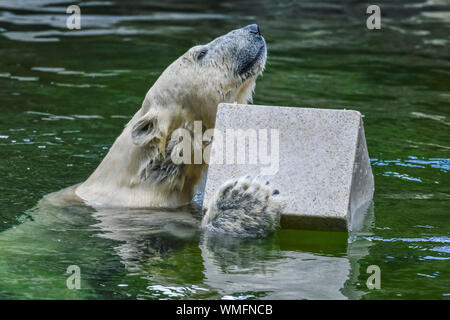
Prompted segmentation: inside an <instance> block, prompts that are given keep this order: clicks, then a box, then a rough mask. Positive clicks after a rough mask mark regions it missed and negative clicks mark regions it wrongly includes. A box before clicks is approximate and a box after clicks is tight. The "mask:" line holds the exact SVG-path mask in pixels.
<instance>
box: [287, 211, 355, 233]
mask: <svg viewBox="0 0 450 320" xmlns="http://www.w3.org/2000/svg"><path fill="white" fill-rule="evenodd" d="M280 226H281V228H282V229H301V230H317V231H342V232H348V231H349V229H348V221H347V217H345V216H343V217H337V216H312V215H302V214H289V213H283V214H282V215H281V219H280Z"/></svg>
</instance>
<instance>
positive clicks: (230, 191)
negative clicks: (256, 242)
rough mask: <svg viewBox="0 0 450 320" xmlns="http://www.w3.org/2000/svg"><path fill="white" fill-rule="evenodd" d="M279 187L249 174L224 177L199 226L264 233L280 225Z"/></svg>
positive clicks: (241, 233) (236, 232)
mask: <svg viewBox="0 0 450 320" xmlns="http://www.w3.org/2000/svg"><path fill="white" fill-rule="evenodd" d="M278 194H279V192H278V190H273V189H272V188H271V187H269V186H268V183H266V184H262V183H260V182H258V181H256V180H254V179H251V178H250V177H249V176H247V177H242V178H239V179H237V180H229V181H227V182H226V183H225V184H224V185H222V187H221V188H220V189H219V191H218V192H217V194H216V196H215V198H214V199H212V201H211V203H210V205H209V207H208V209H207V211H206V213H205V216H204V217H203V220H202V228H204V229H206V230H209V231H213V232H220V233H228V234H232V235H235V236H239V237H264V236H267V235H268V234H270V233H272V232H273V231H275V229H276V228H277V227H278V226H279V222H280V214H281V210H282V207H283V205H282V201H281V199H280V197H279V196H278Z"/></svg>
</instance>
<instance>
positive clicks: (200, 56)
mask: <svg viewBox="0 0 450 320" xmlns="http://www.w3.org/2000/svg"><path fill="white" fill-rule="evenodd" d="M207 53H208V50H206V49H203V50H200V52H199V53H198V54H197V60H201V59H202V58H203V57H204V56H206V54H207Z"/></svg>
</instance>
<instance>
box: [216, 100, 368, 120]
mask: <svg viewBox="0 0 450 320" xmlns="http://www.w3.org/2000/svg"><path fill="white" fill-rule="evenodd" d="M228 107H230V108H235V107H238V108H239V107H241V108H247V107H258V108H285V109H293V110H319V111H338V112H347V113H354V114H356V116H357V117H362V114H361V112H360V111H358V110H352V109H324V108H305V107H290V106H272V105H270V106H268V105H264V104H242V103H229V102H222V103H219V104H218V105H217V110H219V109H220V108H228Z"/></svg>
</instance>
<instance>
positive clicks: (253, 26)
mask: <svg viewBox="0 0 450 320" xmlns="http://www.w3.org/2000/svg"><path fill="white" fill-rule="evenodd" d="M245 29H248V31H250V33H254V34H257V35H261V33H260V32H259V27H258V25H257V24H251V25H249V26H247V27H245Z"/></svg>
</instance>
